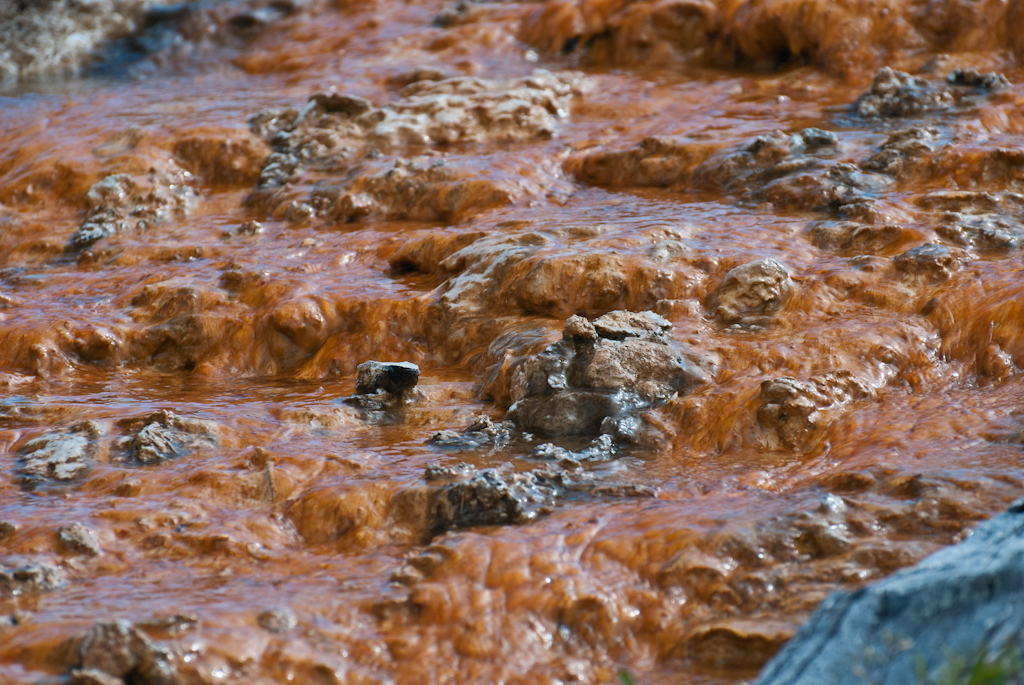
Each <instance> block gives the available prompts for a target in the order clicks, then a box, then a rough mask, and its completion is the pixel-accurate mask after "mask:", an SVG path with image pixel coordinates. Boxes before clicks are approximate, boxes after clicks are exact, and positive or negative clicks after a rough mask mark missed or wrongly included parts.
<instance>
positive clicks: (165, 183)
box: [68, 170, 196, 251]
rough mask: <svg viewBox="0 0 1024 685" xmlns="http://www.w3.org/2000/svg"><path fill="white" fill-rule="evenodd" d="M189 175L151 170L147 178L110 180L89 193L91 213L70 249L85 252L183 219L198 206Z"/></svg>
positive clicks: (121, 175) (116, 178)
mask: <svg viewBox="0 0 1024 685" xmlns="http://www.w3.org/2000/svg"><path fill="white" fill-rule="evenodd" d="M190 180H191V176H190V174H188V172H163V171H156V170H151V171H150V172H149V174H148V175H145V176H129V175H128V174H116V175H113V176H107V177H106V178H105V179H103V180H102V181H100V182H99V183H97V184H95V185H94V186H93V187H92V188H90V189H89V194H88V195H87V200H88V203H89V213H88V214H87V215H86V217H85V221H84V222H83V223H82V225H81V226H80V227H79V229H78V230H77V231H75V233H74V235H73V236H71V240H70V241H69V243H68V249H69V250H73V251H78V250H84V249H85V248H87V247H89V246H91V245H93V244H94V243H97V242H99V241H100V240H102V239H104V238H106V237H108V236H111V235H114V234H115V233H123V232H126V231H129V230H140V231H141V230H145V229H146V228H148V227H150V226H152V225H153V224H155V223H160V222H162V221H164V220H166V219H168V218H170V217H177V218H184V217H185V216H187V215H188V213H189V211H190V210H191V208H192V206H193V205H194V204H195V200H196V194H195V192H194V191H193V190H192V189H191V188H190V187H189V186H188V182H189V181H190Z"/></svg>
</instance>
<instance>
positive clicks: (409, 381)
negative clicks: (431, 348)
mask: <svg viewBox="0 0 1024 685" xmlns="http://www.w3.org/2000/svg"><path fill="white" fill-rule="evenodd" d="M356 371H357V373H358V376H357V377H356V392H357V393H358V394H360V395H369V394H371V393H374V392H377V391H378V390H383V391H384V392H388V393H391V394H392V395H402V394H404V393H407V392H409V391H410V390H412V389H413V388H415V387H416V384H417V383H419V380H420V367H418V366H416V365H415V364H413V363H411V362H374V361H369V362H363V363H362V364H360V365H359V366H358V367H357V368H356Z"/></svg>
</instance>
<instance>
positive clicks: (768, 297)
mask: <svg viewBox="0 0 1024 685" xmlns="http://www.w3.org/2000/svg"><path fill="white" fill-rule="evenodd" d="M792 290H793V281H792V280H791V279H790V277H789V272H787V271H786V269H785V267H783V266H782V265H781V264H779V263H778V262H777V261H775V260H774V259H770V258H769V259H759V260H757V261H755V262H750V263H748V264H743V265H742V266H737V267H736V268H735V269H733V270H731V271H730V272H729V273H727V274H726V275H725V280H724V281H722V283H721V284H720V285H719V286H718V287H717V288H715V290H714V291H712V292H711V294H710V295H708V297H707V302H706V304H707V307H708V309H709V310H710V311H711V316H712V317H713V318H714V319H715V320H717V321H718V322H719V323H721V324H725V325H740V326H767V325H768V324H770V323H771V321H772V319H773V318H774V317H775V316H776V315H777V314H778V313H779V312H780V311H782V308H783V307H784V306H785V305H786V301H787V300H788V299H789V295H790V293H791V292H792Z"/></svg>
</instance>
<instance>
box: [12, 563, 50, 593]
mask: <svg viewBox="0 0 1024 685" xmlns="http://www.w3.org/2000/svg"><path fill="white" fill-rule="evenodd" d="M63 585H64V574H62V573H61V572H60V570H59V569H57V568H54V567H53V566H50V565H48V564H31V565H29V566H23V567H21V568H4V567H2V566H0V597H17V596H19V595H24V594H35V593H39V592H49V591H50V590H56V589H57V588H59V587H62V586H63Z"/></svg>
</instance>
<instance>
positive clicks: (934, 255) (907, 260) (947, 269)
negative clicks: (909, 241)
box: [893, 243, 960, 280]
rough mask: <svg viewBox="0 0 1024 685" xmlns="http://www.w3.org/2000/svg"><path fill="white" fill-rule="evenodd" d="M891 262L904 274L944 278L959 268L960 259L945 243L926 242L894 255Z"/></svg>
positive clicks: (937, 278)
mask: <svg viewBox="0 0 1024 685" xmlns="http://www.w3.org/2000/svg"><path fill="white" fill-rule="evenodd" d="M893 264H895V265H896V269H897V270H898V271H902V272H903V273H905V274H910V275H912V276H913V275H923V276H929V277H931V278H934V279H936V280H946V279H948V278H949V277H950V276H951V275H952V274H953V272H954V271H956V270H957V269H959V268H960V259H959V257H958V255H957V254H956V252H954V251H953V250H951V249H949V248H948V247H946V246H945V245H939V244H937V243H928V244H926V245H919V246H918V247H915V248H913V249H910V250H907V251H906V252H904V253H903V254H901V255H898V256H896V257H894V258H893Z"/></svg>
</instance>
